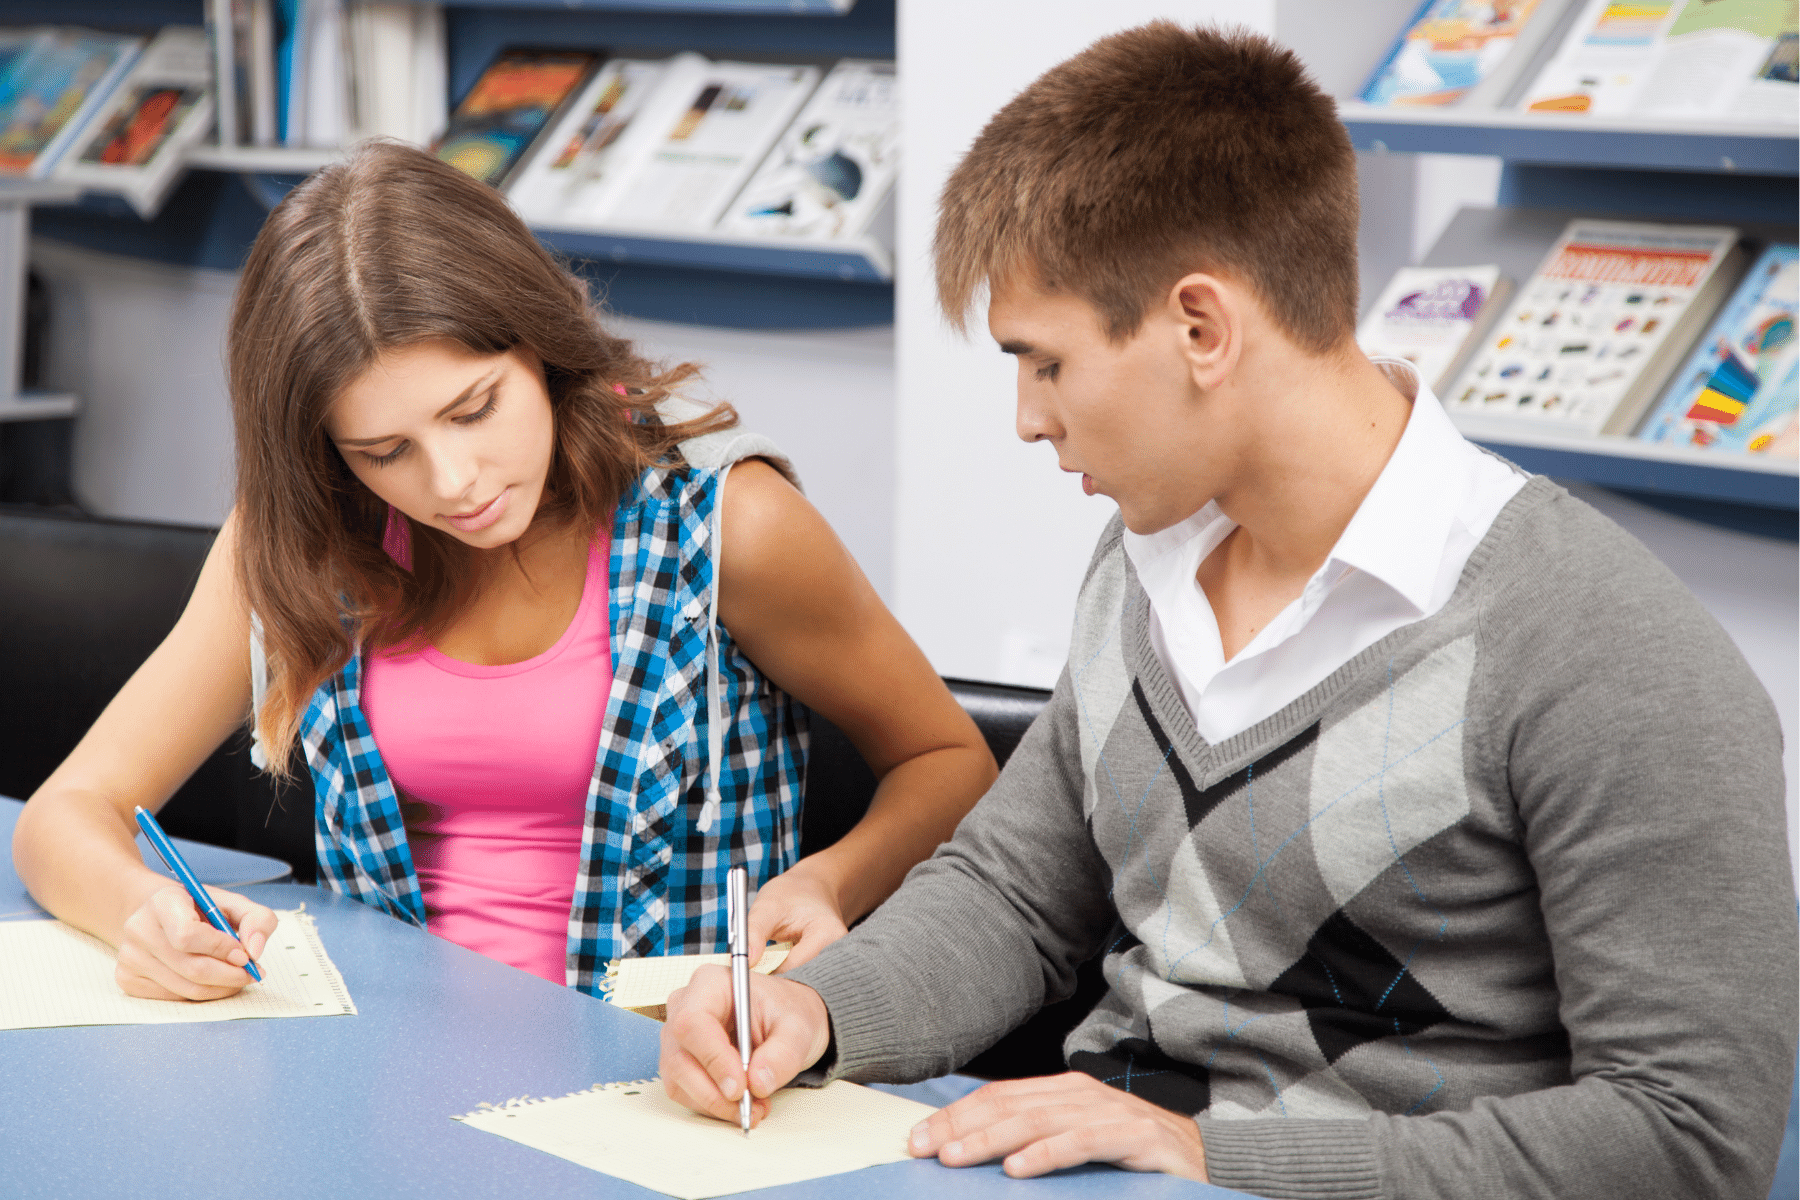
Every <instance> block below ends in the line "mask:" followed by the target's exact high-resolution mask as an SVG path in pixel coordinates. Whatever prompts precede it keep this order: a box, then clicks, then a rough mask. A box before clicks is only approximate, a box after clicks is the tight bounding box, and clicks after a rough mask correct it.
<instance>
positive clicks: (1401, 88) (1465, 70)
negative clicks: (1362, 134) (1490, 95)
mask: <svg viewBox="0 0 1800 1200" xmlns="http://www.w3.org/2000/svg"><path fill="white" fill-rule="evenodd" d="M1540 2H1541V0H1426V2H1425V4H1424V6H1423V7H1421V8H1420V9H1419V11H1418V12H1417V13H1416V14H1415V15H1414V17H1413V19H1412V21H1411V22H1409V23H1408V24H1407V26H1406V28H1405V29H1404V30H1403V31H1402V32H1401V34H1400V37H1399V39H1398V40H1396V41H1395V42H1394V45H1393V48H1392V49H1391V50H1389V51H1388V56H1387V57H1386V58H1385V59H1383V60H1382V62H1381V65H1380V66H1378V67H1376V68H1375V73H1374V74H1373V75H1372V76H1370V78H1369V82H1368V83H1367V84H1366V85H1365V86H1364V87H1363V90H1362V95H1361V97H1360V99H1361V100H1362V101H1363V103H1365V104H1377V105H1384V106H1385V105H1399V106H1408V105H1410V106H1431V107H1439V106H1442V105H1446V104H1455V103H1456V102H1457V101H1458V100H1461V99H1462V98H1463V97H1464V96H1466V95H1467V94H1468V93H1469V92H1470V91H1471V90H1473V89H1474V88H1475V87H1476V86H1477V85H1479V84H1480V83H1481V81H1482V80H1484V79H1486V78H1487V77H1488V76H1489V75H1491V74H1492V73H1493V72H1494V71H1495V70H1496V69H1497V68H1498V67H1499V66H1500V64H1501V63H1502V62H1504V61H1505V59H1506V56H1507V55H1508V54H1510V53H1511V52H1512V49H1513V45H1514V43H1515V42H1516V41H1517V40H1518V37H1519V34H1520V33H1521V32H1522V31H1523V30H1524V28H1525V23H1526V22H1527V21H1529V20H1530V19H1531V14H1532V13H1533V12H1534V11H1536V9H1537V7H1538V5H1539V3H1540Z"/></svg>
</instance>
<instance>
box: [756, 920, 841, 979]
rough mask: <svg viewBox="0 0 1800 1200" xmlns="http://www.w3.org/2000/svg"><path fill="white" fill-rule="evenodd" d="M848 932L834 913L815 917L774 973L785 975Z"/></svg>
mask: <svg viewBox="0 0 1800 1200" xmlns="http://www.w3.org/2000/svg"><path fill="white" fill-rule="evenodd" d="M849 932H850V931H849V930H848V929H846V928H844V923H843V922H842V921H840V920H838V918H837V914H836V913H820V914H818V915H816V916H815V917H814V918H813V919H812V920H811V921H810V922H809V923H808V924H807V925H806V927H805V928H804V929H803V930H802V931H801V933H800V940H799V941H797V942H795V943H794V945H793V946H792V947H791V948H790V949H789V950H788V953H787V957H786V958H784V959H782V960H781V966H779V967H777V968H776V971H775V973H776V974H778V975H785V974H786V973H787V972H789V971H791V970H793V969H794V968H795V967H797V966H799V965H800V964H801V963H804V962H807V961H809V960H811V959H812V958H813V957H815V956H816V955H817V954H818V953H819V951H821V950H823V949H825V947H827V946H829V945H831V943H833V942H835V941H837V940H838V939H839V938H841V937H843V936H844V935H845V934H846V933H849Z"/></svg>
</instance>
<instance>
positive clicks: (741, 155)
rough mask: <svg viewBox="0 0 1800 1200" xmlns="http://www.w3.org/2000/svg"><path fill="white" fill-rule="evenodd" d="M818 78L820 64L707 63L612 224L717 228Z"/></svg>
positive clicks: (612, 211)
mask: <svg viewBox="0 0 1800 1200" xmlns="http://www.w3.org/2000/svg"><path fill="white" fill-rule="evenodd" d="M818 82H819V69H818V68H817V67H803V66H780V65H776V64H773V63H736V62H719V63H710V64H708V66H707V69H706V71H705V72H703V73H702V74H701V75H700V77H699V78H698V80H696V81H695V82H693V83H692V84H690V85H689V87H688V89H686V97H685V99H684V102H683V103H682V105H681V111H680V112H679V114H678V115H677V116H676V117H675V119H674V120H673V122H671V123H669V124H667V125H663V126H662V127H661V128H660V129H657V130H656V135H657V136H656V140H655V145H654V148H653V149H652V150H651V152H650V154H649V156H648V157H647V159H646V160H645V161H644V163H643V164H642V165H641V166H640V167H639V168H638V169H637V170H636V171H635V172H634V174H633V176H632V179H631V181H630V186H629V187H627V188H625V189H623V190H622V191H621V193H620V195H619V198H618V200H617V201H615V202H614V203H613V204H612V206H611V207H610V208H609V210H608V211H607V212H606V214H605V216H606V220H607V222H608V224H610V225H615V226H626V227H631V226H640V227H641V226H650V227H660V228H682V229H710V228H712V226H713V224H714V223H715V222H717V221H718V219H719V217H720V216H721V215H722V214H723V213H724V211H725V208H726V206H727V205H728V204H730V203H731V201H732V198H733V197H735V196H736V195H737V193H738V190H739V189H740V188H741V187H743V185H744V182H745V180H746V179H747V178H748V177H749V175H750V173H751V172H752V171H754V170H755V169H756V166H757V164H758V163H760V162H761V161H762V158H763V156H764V155H765V154H766V153H768V150H769V147H770V145H771V144H772V143H773V142H774V141H775V139H776V138H777V137H779V136H780V135H781V131H782V130H783V129H785V128H787V126H788V123H789V122H790V121H792V120H793V118H794V114H795V113H796V112H798V111H799V109H800V106H801V105H802V104H804V103H805V102H806V98H807V95H808V94H809V93H811V91H812V90H813V87H814V86H815V85H816V84H817V83H818ZM659 115H660V114H659ZM652 128H653V129H654V128H655V127H654V126H653V127H652Z"/></svg>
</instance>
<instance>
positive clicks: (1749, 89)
mask: <svg viewBox="0 0 1800 1200" xmlns="http://www.w3.org/2000/svg"><path fill="white" fill-rule="evenodd" d="M1796 28H1797V24H1796V6H1795V5H1794V4H1793V2H1792V0H1642V2H1639V3H1631V4H1626V3H1620V2H1619V0H1587V5H1586V7H1585V9H1584V10H1583V12H1582V14H1581V16H1580V18H1579V19H1578V20H1577V21H1576V23H1575V25H1574V27H1573V28H1572V29H1571V31H1570V33H1569V37H1568V38H1567V40H1566V41H1565V42H1564V44H1563V46H1562V47H1561V48H1560V49H1559V50H1558V51H1557V53H1556V55H1555V56H1554V57H1553V58H1552V59H1551V60H1550V62H1549V63H1548V64H1546V65H1545V67H1544V69H1543V71H1542V72H1541V73H1540V74H1539V75H1538V78H1537V79H1536V80H1535V81H1533V83H1532V85H1531V87H1530V88H1529V89H1528V90H1527V91H1526V93H1525V98H1524V100H1523V101H1522V102H1521V107H1523V108H1525V109H1526V110H1527V111H1530V112H1555V113H1592V114H1594V115H1596V116H1612V117H1621V116H1637V117H1651V118H1667V119H1673V120H1682V119H1688V120H1693V119H1706V120H1717V121H1745V122H1759V123H1760V122H1767V123H1774V124H1793V123H1795V121H1796V119H1797V115H1796V114H1797V111H1800V109H1797V106H1800V84H1797V83H1796V82H1795V66H1794V58H1795V50H1794V47H1795V36H1796Z"/></svg>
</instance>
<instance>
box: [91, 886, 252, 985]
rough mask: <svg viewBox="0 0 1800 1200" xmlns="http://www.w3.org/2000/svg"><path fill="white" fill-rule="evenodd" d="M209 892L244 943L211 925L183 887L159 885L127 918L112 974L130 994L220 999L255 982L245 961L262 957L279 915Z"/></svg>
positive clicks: (233, 895) (213, 890)
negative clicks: (247, 970)
mask: <svg viewBox="0 0 1800 1200" xmlns="http://www.w3.org/2000/svg"><path fill="white" fill-rule="evenodd" d="M206 890H207V891H208V892H210V893H212V898H213V901H214V903H216V904H217V905H218V906H219V911H220V912H222V913H224V914H225V919H226V920H227V921H230V922H231V924H232V925H233V926H234V927H235V928H236V929H237V931H238V937H239V938H241V939H242V941H243V944H242V945H241V946H240V945H239V944H238V942H237V941H234V940H233V939H232V938H230V937H228V936H227V935H225V934H223V933H220V932H219V931H218V930H216V929H214V928H213V927H212V926H211V925H209V924H208V923H207V921H206V918H205V917H203V916H201V915H200V911H199V910H198V909H197V908H195V907H194V901H193V900H192V898H190V897H189V896H188V894H187V893H186V892H185V891H183V890H182V889H181V887H180V885H178V884H173V883H171V884H169V885H168V886H167V887H160V888H158V889H156V890H155V891H153V892H151V893H150V895H149V897H148V898H147V899H145V901H144V902H143V903H142V904H140V905H139V906H138V908H137V910H136V911H135V912H133V913H132V914H131V915H130V916H129V917H127V918H126V919H125V936H124V937H123V938H122V939H121V940H120V942H119V965H118V967H117V968H116V969H115V970H114V972H113V977H114V978H115V979H116V980H117V981H118V984H119V987H120V988H122V989H124V991H125V994H126V995H128V996H143V997H145V998H146V999H150V1000H219V999H223V998H224V997H226V996H234V995H236V994H237V993H238V992H240V991H242V990H243V989H244V987H245V986H246V985H247V984H249V983H250V982H251V980H250V975H249V973H248V972H246V971H245V970H244V964H245V963H246V962H248V961H249V960H250V959H252V958H260V957H261V956H262V952H263V947H264V946H265V945H267V944H268V940H269V938H270V936H271V935H273V934H274V932H275V914H274V913H273V912H272V911H270V910H269V909H267V908H264V907H263V906H262V905H260V904H258V903H256V902H255V901H253V900H248V899H246V898H245V897H243V896H239V895H237V894H236V893H235V892H226V891H221V890H219V889H218V888H207V889H206ZM246 950H247V951H249V953H248V955H246V954H245V951H246Z"/></svg>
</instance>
